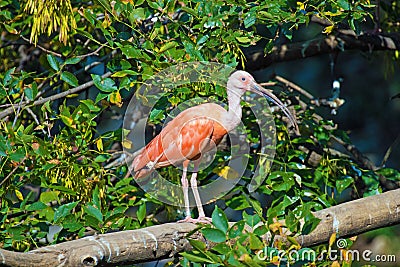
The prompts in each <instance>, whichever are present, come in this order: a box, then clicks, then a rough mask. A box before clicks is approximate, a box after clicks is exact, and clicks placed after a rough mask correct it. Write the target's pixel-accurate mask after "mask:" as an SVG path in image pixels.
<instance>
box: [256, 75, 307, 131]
mask: <svg viewBox="0 0 400 267" xmlns="http://www.w3.org/2000/svg"><path fill="white" fill-rule="evenodd" d="M251 89H253V90H252V91H253V92H255V93H257V94H259V95H261V96H263V97H265V98H266V99H268V100H269V101H271V102H272V103H274V104H275V105H277V106H278V107H279V108H280V109H281V110H282V111H283V113H285V115H286V116H287V117H288V118H289V120H290V122H291V124H292V125H293V127H294V130H295V132H296V134H297V135H300V131H299V126H298V125H297V122H296V118H295V117H294V115H293V114H292V113H291V112H290V111H289V109H288V108H287V107H286V106H285V105H284V104H283V103H282V101H280V100H279V98H277V97H276V96H275V95H274V94H272V93H271V92H270V91H268V90H267V89H265V88H264V87H262V86H261V85H259V84H257V83H256V82H253V86H252V88H251Z"/></svg>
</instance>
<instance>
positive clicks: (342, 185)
mask: <svg viewBox="0 0 400 267" xmlns="http://www.w3.org/2000/svg"><path fill="white" fill-rule="evenodd" d="M352 183H354V179H353V177H351V176H346V177H344V178H343V179H340V180H336V189H337V190H338V192H339V194H340V193H342V192H343V190H345V189H346V188H347V187H349V186H350V185H351V184H352Z"/></svg>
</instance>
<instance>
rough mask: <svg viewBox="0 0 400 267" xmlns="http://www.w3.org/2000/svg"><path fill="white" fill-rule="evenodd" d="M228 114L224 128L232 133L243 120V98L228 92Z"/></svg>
mask: <svg viewBox="0 0 400 267" xmlns="http://www.w3.org/2000/svg"><path fill="white" fill-rule="evenodd" d="M227 93H228V112H227V113H225V114H226V116H225V118H224V124H225V125H224V126H225V128H226V129H227V131H228V132H230V131H232V130H233V129H234V128H236V126H238V124H239V123H240V121H241V120H242V106H241V105H240V98H241V96H240V95H239V94H237V93H235V92H232V91H229V90H228V92H227Z"/></svg>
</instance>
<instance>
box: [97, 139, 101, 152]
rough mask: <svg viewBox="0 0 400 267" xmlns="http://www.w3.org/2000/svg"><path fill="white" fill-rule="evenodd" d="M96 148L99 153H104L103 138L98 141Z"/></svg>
mask: <svg viewBox="0 0 400 267" xmlns="http://www.w3.org/2000/svg"><path fill="white" fill-rule="evenodd" d="M96 146H97V149H98V150H99V151H103V140H102V139H101V138H99V139H97V141H96Z"/></svg>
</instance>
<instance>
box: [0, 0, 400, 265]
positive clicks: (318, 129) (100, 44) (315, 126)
mask: <svg viewBox="0 0 400 267" xmlns="http://www.w3.org/2000/svg"><path fill="white" fill-rule="evenodd" d="M59 5H60V6H59ZM374 7H375V6H374V4H373V3H371V2H370V1H367V0H365V1H353V2H350V1H303V2H297V1H280V0H277V1H258V2H246V1H239V0H238V1H236V0H229V1H222V0H218V1H196V0H184V1H170V0H158V1H144V0H138V1H131V0H117V1H106V0H98V1H93V2H84V1H69V0H68V1H36V2H35V1H31V0H27V1H22V2H18V1H13V0H3V1H0V8H1V10H0V19H1V22H2V23H1V24H0V29H1V31H2V32H3V33H2V39H1V41H0V44H1V47H0V57H1V58H2V64H1V65H0V96H1V98H0V107H1V109H2V110H1V112H0V116H1V118H2V121H1V122H0V125H1V127H0V170H1V172H0V185H1V188H0V196H1V207H0V209H1V214H0V228H1V231H0V243H1V247H2V248H6V249H10V250H18V251H28V250H32V249H34V248H36V247H39V246H45V245H48V244H52V243H57V242H62V241H65V240H71V239H74V238H77V237H83V236H85V235H88V234H91V233H92V232H93V231H96V232H101V233H104V232H107V231H111V230H126V229H135V228H140V227H145V226H149V225H152V224H154V223H157V216H158V215H160V214H162V213H163V214H164V215H160V216H164V217H167V218H168V219H172V220H176V219H177V218H178V217H179V216H180V215H179V214H177V213H176V211H175V210H176V209H175V208H172V207H168V206H167V207H166V206H165V205H164V204H162V203H159V202H158V201H157V200H154V199H152V198H151V197H150V196H149V195H147V194H146V193H145V192H143V191H142V190H141V189H140V188H139V187H138V186H137V184H136V183H135V182H134V181H133V178H124V177H125V175H126V172H127V168H126V166H125V165H119V166H116V167H115V166H114V167H113V168H107V166H106V165H107V164H108V163H109V162H110V161H112V160H114V159H115V158H116V157H117V156H118V153H117V152H116V148H119V150H121V147H120V146H117V145H118V144H120V143H121V130H120V129H119V128H120V127H114V129H113V130H104V128H103V127H105V126H104V125H103V124H102V122H103V121H104V120H107V116H109V114H110V113H114V114H115V113H119V112H121V111H120V108H121V107H123V105H124V104H126V103H127V102H129V99H130V97H131V96H132V94H133V92H134V91H135V90H137V89H138V88H139V87H140V85H141V84H142V83H143V82H144V81H145V80H146V79H148V78H149V77H151V76H152V75H153V74H155V73H157V72H158V71H160V70H163V69H165V68H166V67H168V66H171V65H174V64H176V63H179V62H187V61H215V62H219V63H224V64H227V65H229V66H232V67H245V64H246V58H245V54H244V52H243V49H244V47H252V46H256V45H263V46H264V47H265V52H266V53H269V52H271V51H272V49H273V46H274V45H275V44H278V43H282V42H286V41H291V40H292V39H293V34H294V33H296V30H297V29H298V28H301V27H307V26H308V25H309V23H310V18H311V17H312V16H318V17H320V18H324V19H326V20H328V21H329V22H330V23H331V25H330V26H326V27H325V28H324V29H322V31H319V32H315V33H314V35H318V34H330V33H332V34H334V33H335V29H337V28H339V27H342V25H343V24H345V25H348V27H350V28H351V29H353V30H355V31H356V32H360V31H361V29H362V27H361V26H362V25H364V24H363V23H365V21H370V20H371V18H372V17H373V11H374ZM383 8H384V9H385V11H386V12H387V14H388V16H393V14H394V13H396V12H397V9H396V8H397V7H392V9H390V7H389V6H386V5H385V6H384V7H383ZM389 24H390V23H389V22H388V25H389ZM390 25H391V24H390ZM391 29H394V28H393V27H392V28H391ZM57 33H58V34H57ZM311 35H313V33H311ZM314 35H313V37H314ZM27 36H30V38H27ZM310 38H312V37H310ZM28 39H30V40H31V41H32V42H33V43H34V44H37V47H35V46H32V45H31V44H29V43H28V42H27V41H26V40H28ZM108 72H111V77H110V75H106V74H107V73H108ZM88 84H89V85H88ZM92 84H93V86H91V85H92ZM80 87H82V90H84V89H85V91H83V92H82V90H76V91H74V92H73V93H72V91H71V90H74V89H77V88H78V89H79V88H80ZM195 96H202V97H209V98H214V99H219V100H223V99H224V97H225V92H224V91H223V90H221V88H218V87H214V86H211V85H204V84H193V85H189V86H187V87H182V88H179V90H177V91H173V92H170V93H169V95H168V97H166V98H163V99H160V101H159V108H158V109H155V110H154V112H152V113H151V114H152V116H151V120H152V123H154V124H157V123H160V122H162V121H164V119H165V118H166V116H167V115H166V114H167V112H168V110H169V109H168V108H173V107H175V106H177V105H178V104H179V103H181V102H183V101H185V100H187V99H191V98H193V97H195ZM45 97H50V98H49V99H47V101H42V100H43V99H45ZM281 98H285V96H281ZM286 98H287V97H286ZM296 103H298V102H296ZM165 107H168V108H166V109H165ZM163 108H164V109H163ZM295 108H296V110H297V112H298V117H299V120H300V124H301V132H302V136H301V137H290V136H289V134H288V129H287V128H286V125H285V124H284V123H283V122H282V121H280V120H279V118H280V116H276V125H277V133H276V135H277V147H276V150H277V153H276V157H275V159H274V164H273V166H272V169H271V172H270V173H269V175H268V177H267V179H266V180H265V181H264V183H263V185H262V186H261V187H260V188H259V189H258V190H257V192H256V193H257V194H258V197H257V196H256V195H257V194H251V193H250V192H248V190H247V189H246V183H248V182H249V177H246V176H245V177H242V178H243V179H242V182H241V183H239V184H238V185H236V186H235V188H234V189H233V190H232V191H231V193H230V194H229V196H227V197H225V198H224V199H223V200H224V204H225V207H224V208H229V209H231V210H235V211H238V212H239V213H240V216H239V218H236V220H237V222H236V223H235V224H234V225H233V226H229V225H228V223H227V218H226V216H225V214H224V212H223V211H222V210H221V209H219V208H215V210H214V212H213V215H212V219H213V225H212V226H204V228H202V229H201V230H200V231H201V232H202V234H203V235H204V236H205V238H206V239H207V240H209V241H212V242H214V243H215V246H212V247H211V248H206V247H205V245H204V243H200V242H198V241H195V240H191V241H190V242H191V244H192V246H193V248H194V250H193V251H192V252H185V253H183V254H182V256H183V259H182V261H181V264H182V265H187V264H189V262H192V263H193V264H194V265H196V263H206V264H208V265H209V266H221V265H227V266H232V265H233V266H241V265H250V266H265V265H266V264H267V263H274V264H276V263H277V261H280V260H279V259H278V257H275V258H273V259H271V260H270V261H269V262H268V261H260V260H258V259H257V254H256V253H257V251H259V250H267V251H274V250H284V251H290V250H293V249H295V250H297V251H305V250H307V251H308V250H312V251H315V252H318V250H319V249H320V248H301V246H300V245H299V244H297V243H296V242H295V241H293V240H294V239H293V238H292V237H291V236H288V237H287V239H288V240H289V241H290V242H292V243H291V244H290V245H289V246H288V245H287V244H286V243H284V242H282V243H279V242H278V244H264V243H263V241H262V240H261V239H260V236H262V235H264V234H266V233H267V232H269V233H270V234H272V235H276V234H278V233H280V230H281V228H282V227H283V225H282V224H281V220H284V222H285V224H286V227H287V228H288V229H289V230H290V231H291V232H292V233H293V234H294V235H295V234H307V233H309V232H311V231H312V230H313V229H314V228H315V227H316V225H317V224H318V219H316V218H315V217H314V216H313V215H312V211H316V210H320V209H323V208H325V207H329V206H332V205H335V204H337V203H338V202H340V201H342V200H343V199H344V198H345V197H346V196H349V195H353V196H356V197H362V196H368V195H373V194H377V193H379V192H382V191H383V187H382V184H381V179H380V178H382V177H385V178H386V179H387V180H392V181H398V180H399V179H400V174H399V172H398V171H397V170H394V169H389V168H383V169H380V170H378V171H373V170H368V169H366V168H365V167H364V166H362V165H361V164H360V163H359V162H357V161H355V160H353V159H351V158H348V157H346V156H343V154H339V155H337V154H332V153H329V149H330V148H331V147H332V143H333V142H332V137H333V136H334V137H336V138H340V139H341V140H344V141H345V142H350V141H349V138H348V136H347V134H346V133H345V132H343V131H340V130H337V129H335V127H332V126H333V123H332V122H330V121H327V120H324V119H321V120H319V119H315V118H316V112H315V110H314V109H313V108H312V107H311V108H310V107H308V108H306V109H302V108H301V107H300V105H296V106H295ZM109 120H112V119H109ZM244 123H245V124H246V126H247V127H248V129H250V130H249V135H248V138H249V141H250V142H251V143H252V144H254V149H253V150H252V153H251V155H249V157H250V158H251V159H252V160H251V162H253V163H251V164H249V166H248V170H249V172H251V170H253V169H254V167H255V164H256V162H257V160H258V159H259V157H260V155H259V154H258V153H259V150H258V148H257V144H258V142H259V137H258V136H257V130H256V122H255V118H253V117H252V116H246V118H244ZM302 147H307V148H309V150H315V151H318V152H319V153H320V155H321V158H320V160H319V162H318V163H317V164H316V165H312V164H310V162H309V161H308V153H307V152H306V151H304V150H302V149H301V148H302ZM117 150H118V149H117ZM219 153H220V157H219V159H218V160H217V161H216V162H215V163H214V165H213V166H212V168H211V169H212V170H217V171H214V172H217V173H220V172H219V171H218V170H221V168H223V166H224V162H225V160H224V158H223V156H224V155H226V154H227V152H226V151H221V152H219ZM218 168H220V169H218ZM162 172H164V174H166V175H168V176H169V177H171V180H175V181H179V172H178V171H177V170H176V169H175V168H167V169H163V170H162ZM200 175H201V179H206V178H209V177H210V174H209V173H205V172H203V173H200ZM211 175H213V174H211ZM260 196H261V197H260ZM263 198H265V199H268V201H267V202H265V201H260V200H262V199H263ZM165 214H167V215H165ZM230 219H231V218H230ZM302 219H305V222H306V223H305V224H304V225H301V223H300V221H301V220H302ZM260 222H262V223H264V224H259V223H260ZM246 227H250V228H255V230H254V231H252V232H250V231H248V230H246V229H247V228H246ZM331 245H332V244H327V246H328V247H330V246H331ZM274 253H275V252H273V255H275V256H277V255H276V253H275V254H274ZM300 260H305V263H309V264H310V265H312V266H316V265H318V266H319V265H321V266H322V265H324V264H329V263H330V262H329V259H323V260H322V261H319V262H318V261H316V259H315V258H307V259H289V261H290V262H291V263H294V262H299V261H300ZM342 266H346V265H345V263H343V265H342Z"/></svg>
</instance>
